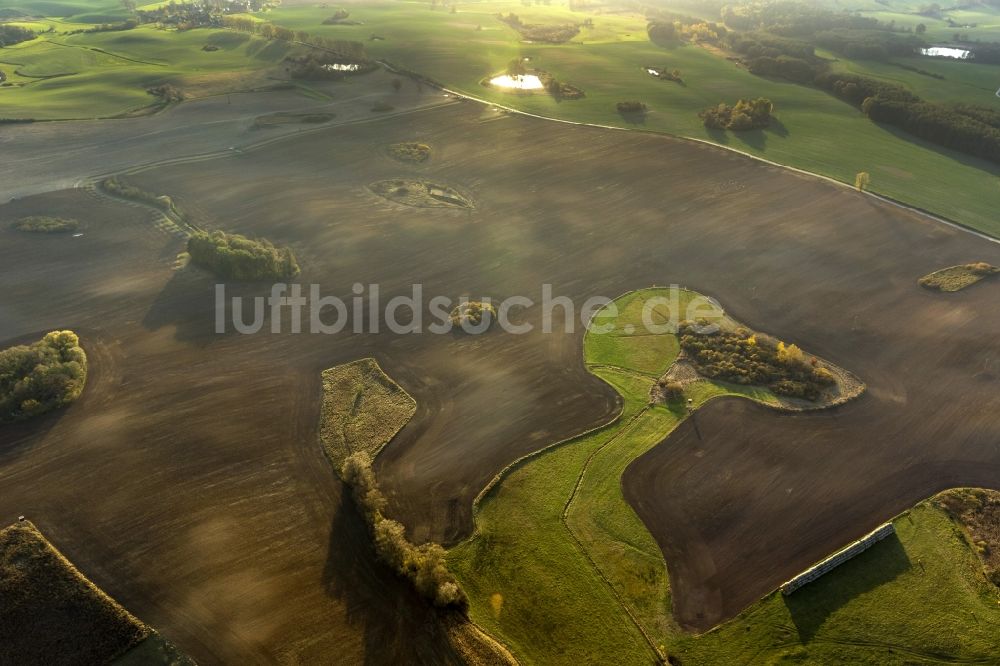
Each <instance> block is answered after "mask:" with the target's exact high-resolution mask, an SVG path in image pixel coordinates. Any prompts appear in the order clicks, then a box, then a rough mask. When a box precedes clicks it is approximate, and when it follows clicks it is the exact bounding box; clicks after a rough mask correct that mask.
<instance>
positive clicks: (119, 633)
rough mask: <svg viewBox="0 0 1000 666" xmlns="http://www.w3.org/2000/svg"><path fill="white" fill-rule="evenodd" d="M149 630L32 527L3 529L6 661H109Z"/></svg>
mask: <svg viewBox="0 0 1000 666" xmlns="http://www.w3.org/2000/svg"><path fill="white" fill-rule="evenodd" d="M149 634H150V629H149V628H148V627H147V626H146V625H144V624H143V623H142V622H140V621H139V620H137V619H136V618H135V617H133V616H132V615H130V614H129V613H128V611H126V610H125V609H124V608H122V607H121V606H120V605H118V604H117V603H116V602H115V601H114V600H113V599H111V598H110V597H108V596H107V595H106V594H105V593H104V592H102V591H101V590H100V589H98V588H97V586H95V585H94V584H93V583H91V582H90V581H89V580H87V578H86V577H84V576H83V574H81V573H80V572H79V571H78V570H77V569H76V568H75V567H74V566H73V565H72V564H70V562H69V561H68V560H67V559H66V558H65V557H63V556H62V554H61V553H59V552H58V551H57V550H56V549H55V548H54V547H53V546H52V545H51V544H50V543H49V542H48V541H47V540H46V539H45V537H43V536H42V534H41V533H40V532H39V531H38V530H37V529H35V526H34V525H32V524H31V523H29V522H19V523H17V524H15V525H11V526H10V527H7V528H5V529H3V530H0V662H2V663H5V664H103V663H108V662H109V661H111V660H114V659H115V658H117V657H119V656H121V655H122V654H124V653H125V652H126V651H127V650H129V649H130V648H132V647H133V646H135V645H137V644H138V643H139V642H140V641H142V640H143V639H145V638H146V637H147V636H149Z"/></svg>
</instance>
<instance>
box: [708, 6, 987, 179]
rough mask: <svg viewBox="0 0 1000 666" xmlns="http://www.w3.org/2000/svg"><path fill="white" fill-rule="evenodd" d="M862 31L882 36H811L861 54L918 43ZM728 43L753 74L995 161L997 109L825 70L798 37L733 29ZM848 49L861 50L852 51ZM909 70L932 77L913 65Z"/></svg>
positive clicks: (900, 50)
mask: <svg viewBox="0 0 1000 666" xmlns="http://www.w3.org/2000/svg"><path fill="white" fill-rule="evenodd" d="M772 27H773V26H772ZM862 32H864V34H866V35H869V36H870V35H881V36H885V39H884V40H882V41H880V42H877V43H876V42H875V41H872V42H869V43H867V46H859V44H862V42H852V41H849V40H848V39H846V38H844V37H845V35H850V36H857V35H858V34H861V33H860V32H858V31H853V32H851V31H846V32H839V33H838V32H836V31H829V30H828V31H825V32H820V33H817V34H816V35H815V38H816V39H817V43H819V45H821V46H825V47H826V48H830V49H833V50H838V49H839V50H841V51H842V52H844V54H845V55H848V56H851V57H862V58H863V57H868V56H872V57H878V58H883V57H887V54H888V55H893V54H906V55H910V54H912V53H913V50H914V49H915V48H916V47H917V46H918V45H919V40H917V38H915V37H912V36H908V35H907V36H900V35H897V34H895V33H892V32H890V31H887V30H883V31H872V30H866V31H862ZM842 38H844V39H842ZM852 38H853V37H852ZM823 40H827V41H823ZM831 40H832V41H831ZM727 41H728V43H729V46H730V48H732V49H733V50H734V51H736V52H738V53H741V54H744V55H745V56H747V57H746V58H745V59H744V60H743V62H744V64H745V65H746V66H747V68H748V69H749V70H750V71H751V72H753V73H754V74H757V75H759V76H772V77H780V78H784V79H787V80H789V81H793V82H795V83H800V84H803V85H815V86H817V87H819V88H822V89H824V90H827V91H829V92H831V93H833V94H834V95H835V96H837V97H839V98H840V99H842V100H844V101H846V102H849V103H851V104H853V105H854V106H857V107H858V108H860V109H861V110H862V111H863V112H864V113H865V115H867V116H868V117H869V118H871V119H872V120H874V121H877V122H880V123H885V124H887V125H893V126H895V127H899V128H900V129H902V130H904V131H906V132H907V133H909V134H912V135H914V136H916V137H919V138H921V139H924V140H926V141H930V142H932V143H936V144H938V145H940V146H944V147H946V148H951V149H953V150H958V151H961V152H964V153H967V154H969V155H974V156H976V157H981V158H984V159H987V160H990V161H993V162H998V163H1000V113H998V112H997V111H994V110H992V109H987V108H982V107H977V106H972V105H968V104H961V105H947V104H937V103H933V102H928V101H926V100H923V99H921V98H920V97H918V96H917V95H915V94H914V93H913V92H911V91H910V90H908V89H906V88H904V87H902V86H900V85H897V84H893V83H886V82H883V81H880V80H878V79H873V78H870V77H866V76H859V75H856V74H846V73H839V72H831V71H828V70H829V63H828V62H827V61H826V60H823V59H821V58H818V57H816V55H815V51H814V47H813V44H811V43H810V42H808V41H805V40H803V39H796V38H791V37H786V36H783V35H776V34H773V33H770V32H762V31H758V32H750V33H741V34H737V33H732V34H730V36H729V38H728V40H727ZM821 42H822V43H821ZM852 44H853V45H854V46H851V45H852ZM872 44H876V45H877V48H869V47H871V45H872ZM853 49H860V50H859V51H854V52H853V53H852V50H853ZM858 53H864V54H865V55H858ZM911 69H914V70H915V71H917V72H918V73H921V74H925V75H928V76H935V75H933V74H931V73H929V72H923V71H922V70H919V69H917V68H911ZM703 118H704V116H703ZM706 124H707V122H706Z"/></svg>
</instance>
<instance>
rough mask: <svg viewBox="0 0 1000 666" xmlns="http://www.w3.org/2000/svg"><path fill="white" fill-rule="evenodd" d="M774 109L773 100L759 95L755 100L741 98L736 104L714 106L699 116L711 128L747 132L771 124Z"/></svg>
mask: <svg viewBox="0 0 1000 666" xmlns="http://www.w3.org/2000/svg"><path fill="white" fill-rule="evenodd" d="M773 110H774V105H773V104H772V103H771V100H769V99H766V98H764V97H758V98H757V99H753V100H750V99H741V100H739V101H738V102H736V105H735V106H729V105H728V104H719V105H718V106H712V107H709V108H707V109H705V110H704V111H702V112H701V113H699V114H698V117H700V118H701V120H702V122H703V123H704V124H705V127H707V128H709V129H727V130H732V131H734V132H745V131H747V130H752V129H761V128H764V127H767V126H768V125H770V124H771V112H772V111H773Z"/></svg>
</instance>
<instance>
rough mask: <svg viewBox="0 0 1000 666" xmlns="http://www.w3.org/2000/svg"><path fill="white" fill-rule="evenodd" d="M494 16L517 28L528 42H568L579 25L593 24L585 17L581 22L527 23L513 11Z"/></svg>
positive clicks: (578, 28)
mask: <svg viewBox="0 0 1000 666" xmlns="http://www.w3.org/2000/svg"><path fill="white" fill-rule="evenodd" d="M496 18H497V20H498V21H501V22H503V23H506V24H507V25H509V26H510V27H512V28H514V30H517V31H518V33H520V35H521V37H522V38H523V39H526V40H528V41H530V42H546V43H549V44H561V43H563V42H568V41H569V40H571V39H573V38H574V37H576V36H577V34H579V32H580V27H581V25H584V26H589V25H593V20H592V19H587V20H586V21H584V22H583V24H578V23H560V24H556V25H545V24H529V23H523V22H522V21H521V17H519V16H518V15H517V14H515V13H513V12H511V13H509V14H507V15H506V16H504V15H503V14H497V15H496Z"/></svg>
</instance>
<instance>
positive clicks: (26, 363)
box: [0, 331, 87, 421]
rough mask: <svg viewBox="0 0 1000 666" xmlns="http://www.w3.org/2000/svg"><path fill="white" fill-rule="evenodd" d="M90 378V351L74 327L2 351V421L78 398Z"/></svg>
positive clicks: (18, 417)
mask: <svg viewBox="0 0 1000 666" xmlns="http://www.w3.org/2000/svg"><path fill="white" fill-rule="evenodd" d="M86 381H87V355H86V354H85V353H84V351H83V349H82V348H81V347H80V339H79V338H78V337H77V335H76V333H74V332H72V331H52V332H51V333H47V334H46V335H45V337H43V338H42V339H41V340H40V341H38V342H35V343H33V344H31V345H18V346H16V347H10V348H9V349H5V350H3V351H0V421H19V420H22V419H26V418H30V417H32V416H36V415H38V414H42V413H45V412H48V411H50V410H53V409H56V408H58V407H62V406H64V405H67V404H69V403H70V402H72V401H74V400H76V399H77V398H78V397H79V396H80V393H81V392H82V391H83V386H84V384H85V383H86Z"/></svg>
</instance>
